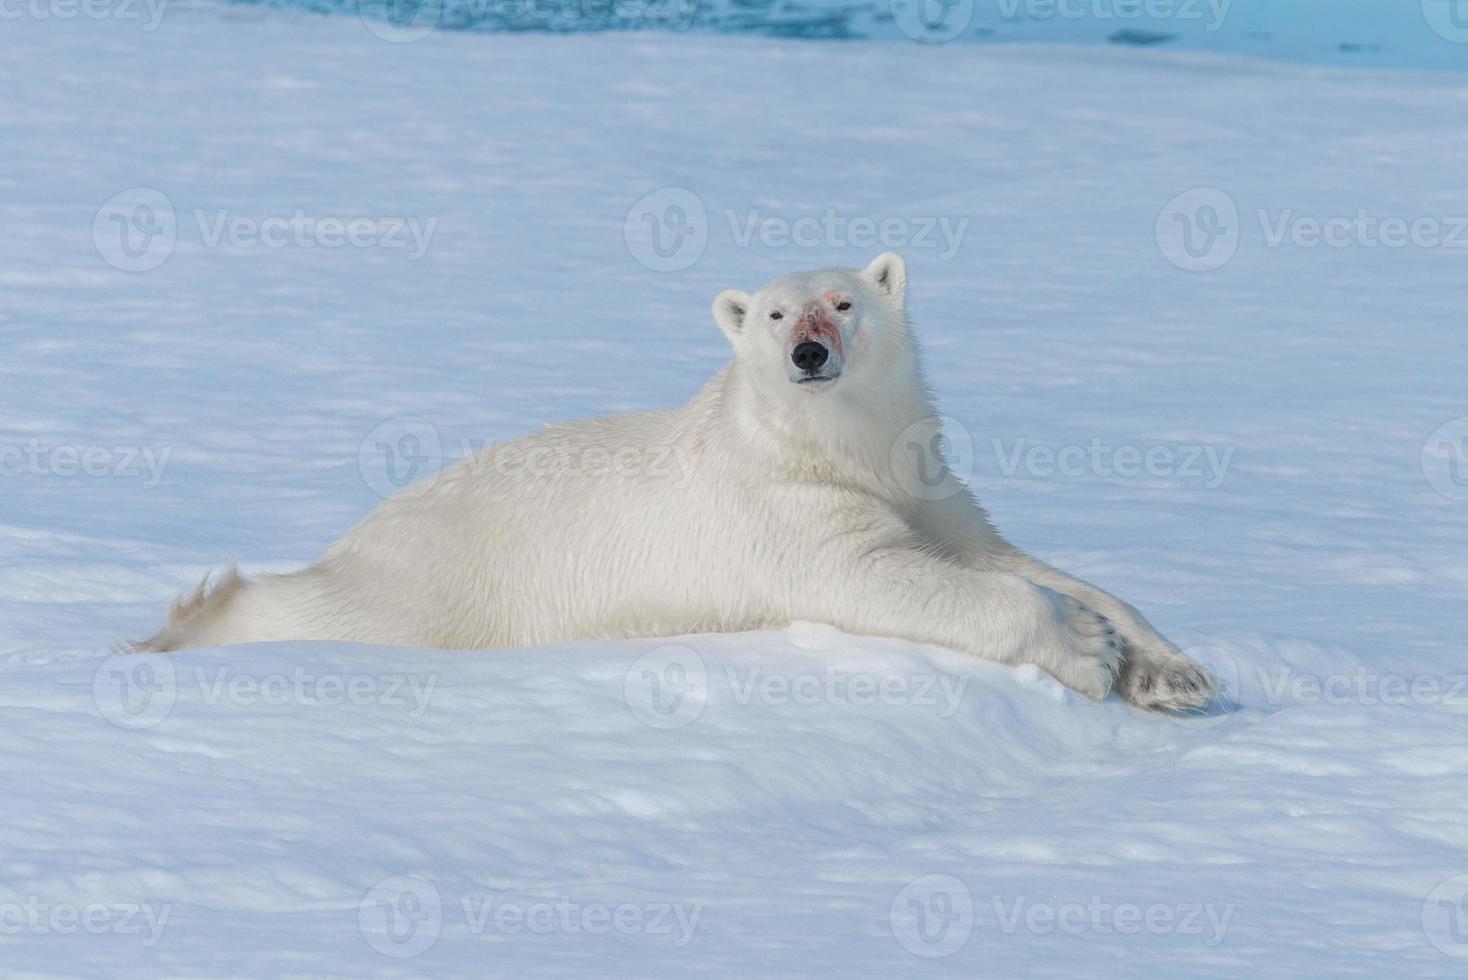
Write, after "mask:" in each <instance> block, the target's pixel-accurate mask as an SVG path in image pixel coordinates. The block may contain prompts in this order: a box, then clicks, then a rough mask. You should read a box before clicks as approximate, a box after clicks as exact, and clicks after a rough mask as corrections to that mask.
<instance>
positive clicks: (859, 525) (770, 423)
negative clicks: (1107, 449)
mask: <svg viewBox="0 0 1468 980" xmlns="http://www.w3.org/2000/svg"><path fill="white" fill-rule="evenodd" d="M906 286H907V270H906V267H905V266H904V264H903V262H902V260H901V259H900V258H899V257H898V256H896V255H892V254H887V255H883V256H881V257H879V258H878V259H876V260H875V261H874V262H872V263H871V265H869V266H868V267H867V268H866V269H863V270H855V269H826V270H822V271H819V272H809V273H801V274H797V275H792V276H786V277H784V278H782V279H777V280H775V281H774V282H772V283H770V284H769V285H767V286H765V287H764V288H763V289H761V290H759V291H758V292H757V293H754V294H753V295H750V294H747V293H743V292H740V291H738V290H728V291H726V292H724V293H721V294H720V295H719V297H718V298H717V299H716V300H715V301H714V316H715V319H716V320H717V322H718V323H719V325H720V327H721V328H722V329H723V330H724V333H725V334H726V335H727V336H728V338H729V341H730V343H731V344H732V345H733V347H734V353H735V356H734V359H733V361H732V362H731V363H730V364H729V365H727V366H726V367H725V368H724V369H723V370H721V371H720V372H719V373H718V374H717V375H715V376H714V378H713V379H712V380H711V381H709V383H708V384H707V385H706V386H705V387H704V389H703V390H702V391H701V392H700V393H699V394H698V395H697V396H695V397H694V399H693V400H692V401H691V402H690V403H689V404H688V405H686V406H684V407H682V408H679V409H675V410H672V411H657V412H644V413H638V414H629V415H622V416H617V417H614V418H608V419H597V420H592V421H586V422H578V423H574V424H569V425H558V426H552V427H549V428H547V429H545V430H544V431H542V432H539V433H536V434H535V435H531V436H527V437H525V438H523V439H520V440H517V441H515V442H512V443H507V444H504V445H502V446H495V447H491V448H489V449H486V450H485V451H484V452H482V453H480V454H477V455H476V456H473V457H469V458H467V459H464V460H461V461H460V462H458V463H457V464H455V465H454V466H451V467H449V468H448V469H446V470H445V471H444V472H443V473H441V474H439V475H438V476H436V477H434V478H432V479H429V480H426V481H424V482H422V483H420V484H417V485H415V486H413V487H410V488H409V489H407V490H406V491H404V492H403V493H400V494H398V495H397V496H395V497H393V498H392V499H390V500H387V501H385V502H383V503H382V504H381V505H380V506H378V507H377V508H376V509H375V510H374V511H373V512H372V513H371V514H369V515H368V516H367V517H366V519H365V520H363V521H362V522H361V523H360V524H358V525H357V526H356V527H354V528H353V529H352V530H351V531H349V532H348V533H347V534H346V535H345V536H344V537H343V538H342V539H341V540H339V541H338V542H337V543H336V544H335V545H333V546H332V547H331V549H330V550H329V551H327V553H326V554H325V556H323V557H322V558H321V559H320V560H319V561H317V562H316V563H315V564H313V565H311V566H310V567H308V568H306V569H303V570H302V571H299V572H295V573H292V574H289V575H271V576H265V577H262V578H259V579H256V580H253V581H248V582H245V581H241V580H238V579H236V578H234V577H232V576H231V577H227V578H226V579H225V580H224V584H223V587H216V588H215V589H213V590H211V591H209V592H208V593H207V594H204V593H196V594H195V595H194V596H192V597H191V598H189V599H187V600H185V601H182V602H181V603H180V604H176V605H175V608H174V610H173V612H172V613H171V615H170V616H169V619H168V622H167V624H166V626H165V627H164V629H163V630H162V631H161V632H159V633H158V635H156V636H154V637H153V638H152V639H150V640H148V641H146V642H145V643H144V644H141V647H142V648H145V649H158V650H178V649H184V648H189V647H200V646H216V645H222V644H230V643H246V642H255V641H262V640H289V639H298V640H354V641H362V642H369V643H387V644H402V645H414V646H432V647H445V648H462V649H484V648H500V647H518V646H528V645H533V644H542V643H554V642H562V641H567V640H576V639H590V638H628V637H638V636H669V635H679V634H686V633H693V632H701V631H734V630H746V629H758V628H767V627H778V626H781V625H783V624H786V623H789V622H790V621H792V620H796V619H801V620H816V621H822V622H828V623H832V624H834V625H836V626H838V627H840V628H842V629H844V630H848V631H851V632H854V633H866V634H876V635H886V636H897V637H905V638H908V639H911V640H915V641H921V642H925V643H934V644H939V645H942V646H946V647H951V648H954V649H958V650H964V651H968V652H970V653H973V654H976V655H978V656H981V657H986V658H989V659H991V660H996V661H999V662H1001V663H1008V664H1020V663H1033V664H1037V665H1039V666H1040V667H1042V668H1043V669H1045V670H1046V671H1049V672H1050V673H1051V674H1053V675H1054V676H1055V677H1057V678H1059V679H1060V680H1061V681H1062V682H1064V683H1065V684H1067V685H1069V686H1070V687H1072V688H1074V689H1076V690H1078V691H1080V692H1082V693H1084V694H1086V695H1088V696H1089V697H1092V698H1100V697H1102V696H1104V695H1105V694H1106V692H1107V691H1108V690H1110V689H1111V687H1112V685H1113V681H1114V680H1115V679H1116V678H1117V677H1118V676H1119V677H1120V685H1119V686H1120V691H1121V694H1122V695H1123V696H1124V697H1125V698H1126V699H1127V700H1128V701H1130V702H1132V703H1134V704H1138V705H1142V706H1145V707H1152V708H1168V709H1180V708H1197V707H1200V706H1202V705H1204V704H1206V703H1207V702H1208V700H1209V698H1210V696H1211V693H1212V690H1213V688H1212V684H1211V681H1210V679H1209V678H1208V677H1207V675H1206V674H1205V673H1204V671H1203V670H1202V669H1201V668H1200V667H1198V666H1197V665H1196V664H1194V663H1193V662H1192V661H1190V660H1188V659H1187V658H1185V657H1184V656H1183V655H1182V654H1180V653H1179V652H1178V651H1177V649H1176V648H1175V647H1173V646H1172V645H1171V644H1170V643H1168V641H1167V640H1165V639H1163V638H1162V637H1161V636H1159V635H1158V634H1157V633H1156V632H1155V631H1154V630H1153V629H1152V628H1151V627H1150V626H1148V625H1147V623H1146V621H1145V620H1144V619H1143V618H1142V617H1141V615H1140V614H1138V613H1137V611H1136V610H1135V609H1132V608H1131V607H1130V606H1128V605H1127V604H1126V603H1124V602H1122V601H1121V600H1119V599H1116V598H1115V597H1113V596H1110V595H1108V594H1106V593H1105V592H1102V591H1101V590H1099V589H1096V588H1094V587H1092V586H1090V585H1087V584H1085V583H1083V582H1080V581H1077V580H1076V579H1073V578H1070V577H1069V576H1067V575H1064V574H1063V573H1061V572H1058V571H1056V570H1055V569H1052V568H1050V567H1048V566H1046V565H1044V564H1042V563H1041V562H1039V561H1037V560H1035V559H1033V558H1030V557H1029V556H1027V555H1024V554H1022V553H1021V552H1020V551H1018V550H1017V549H1015V548H1014V547H1013V546H1011V545H1010V544H1009V543H1007V542H1006V541H1004V540H1003V539H1002V538H1001V537H1000V536H999V535H998V534H997V533H996V532H995V531H994V529H993V528H992V527H991V525H990V524H989V521H988V518H987V515H986V514H985V513H984V510H983V509H982V508H981V507H980V506H979V505H978V503H977V502H976V501H975V500H974V499H973V497H972V496H971V495H970V494H969V492H968V491H967V489H966V488H964V487H963V486H962V484H960V483H959V482H958V481H957V480H956V479H954V478H953V477H952V475H951V474H950V473H948V472H947V471H946V468H944V467H943V461H942V460H941V458H939V456H938V455H937V454H939V453H940V449H939V442H938V440H937V438H936V436H937V431H938V430H937V426H938V422H937V420H936V418H935V412H934V409H933V406H932V402H931V397H930V395H929V393H928V391H927V389H926V387H925V385H924V383H923V380H922V376H921V373H920V371H919V366H918V358H917V352H916V350H915V348H914V345H913V340H912V336H911V334H910V331H909V328H908V324H907V319H906V314H905V312H904V310H905V295H906ZM840 302H849V303H850V304H851V308H850V309H849V310H846V311H840V310H838V309H837V304H838V303H840ZM775 312H778V313H781V314H782V316H781V317H780V318H779V319H773V318H772V317H771V314H772V313H775ZM802 338H815V340H813V341H812V342H819V343H821V344H823V345H824V347H825V348H826V349H827V351H828V354H829V356H828V358H827V361H826V363H825V364H824V365H823V366H822V367H821V369H820V373H821V374H822V375H823V376H830V377H833V378H834V380H829V381H820V380H813V381H808V382H807V383H799V382H800V381H801V380H802V378H804V375H802V374H801V372H800V371H798V370H797V369H796V368H794V367H792V366H791V364H792V361H791V351H792V349H793V348H794V346H795V344H796V343H797V342H799V341H800V340H801V339H802ZM933 473H937V474H939V475H940V479H938V480H937V481H936V482H935V481H934V480H933V479H932V477H931V474H933ZM924 474H926V475H928V477H929V478H928V481H927V482H926V483H924V482H922V481H921V480H920V479H919V477H921V476H923V475H924Z"/></svg>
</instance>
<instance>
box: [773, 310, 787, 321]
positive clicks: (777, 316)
mask: <svg viewBox="0 0 1468 980" xmlns="http://www.w3.org/2000/svg"><path fill="white" fill-rule="evenodd" d="M770 319H771V320H783V319H785V314H783V313H781V312H780V311H779V310H776V311H775V312H773V313H771V314H770Z"/></svg>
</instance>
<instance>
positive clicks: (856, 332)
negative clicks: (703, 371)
mask: <svg viewBox="0 0 1468 980" xmlns="http://www.w3.org/2000/svg"><path fill="white" fill-rule="evenodd" d="M906 292H907V266H906V264H905V263H904V262H903V261H902V258H901V256H899V255H896V254H895V253H892V252H887V253H885V254H883V255H879V256H878V257H877V258H876V259H874V260H873V261H872V263H871V264H870V265H868V266H867V267H866V268H865V269H839V268H838V269H820V270H818V271H815V272H798V273H795V274H793V275H788V276H782V277H781V278H779V279H776V280H774V281H773V282H770V283H768V284H766V285H765V286H764V287H762V288H761V289H759V290H758V291H757V292H755V293H754V294H752V295H751V294H750V293H746V292H744V291H743V290H739V289H726V290H724V292H722V293H720V294H719V295H718V296H717V297H716V298H715V299H714V319H715V320H716V321H718V324H719V327H720V328H722V329H723V331H724V335H725V336H727V337H728V338H729V343H730V344H732V345H733V347H734V354H735V359H736V361H737V363H738V364H739V366H740V371H739V373H740V375H741V376H742V379H743V380H744V381H745V382H746V383H748V384H751V385H753V386H754V387H756V388H757V389H759V390H760V391H761V392H762V393H763V394H765V395H766V396H768V397H770V398H772V399H774V400H776V401H777V402H785V401H786V400H787V399H796V400H798V399H804V398H809V397H824V396H826V395H827V394H828V393H830V392H832V391H836V390H846V391H848V392H852V391H857V390H860V391H865V392H871V391H872V390H874V388H875V387H878V386H885V385H887V384H891V383H893V382H901V381H905V380H907V378H906V376H912V380H913V381H916V380H917V379H916V377H915V366H914V364H913V362H912V359H911V357H910V346H911V345H910V341H909V337H908V330H907V314H906V310H905V298H906ZM797 404H801V403H800V402H798V401H797Z"/></svg>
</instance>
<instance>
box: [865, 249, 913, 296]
mask: <svg viewBox="0 0 1468 980" xmlns="http://www.w3.org/2000/svg"><path fill="white" fill-rule="evenodd" d="M861 275H862V278H863V279H865V280H866V281H867V282H870V283H871V284H872V285H874V286H876V287H877V288H878V289H880V290H881V291H882V292H884V293H886V294H887V295H888V296H892V297H894V298H896V299H898V300H900V299H902V298H903V297H904V296H905V295H907V263H906V262H904V261H902V256H900V255H898V254H897V253H896V252H883V253H882V254H881V255H879V256H877V257H876V258H874V259H872V264H871V265H869V266H867V267H866V268H865V269H863V270H861Z"/></svg>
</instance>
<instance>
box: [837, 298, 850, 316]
mask: <svg viewBox="0 0 1468 980" xmlns="http://www.w3.org/2000/svg"><path fill="white" fill-rule="evenodd" d="M836 309H837V310H838V311H839V312H841V313H845V312H846V311H847V310H849V309H851V304H850V303H848V302H846V301H845V300H842V301H841V302H839V303H837V304H836Z"/></svg>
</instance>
